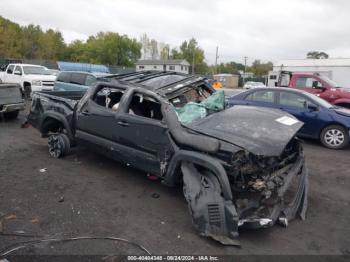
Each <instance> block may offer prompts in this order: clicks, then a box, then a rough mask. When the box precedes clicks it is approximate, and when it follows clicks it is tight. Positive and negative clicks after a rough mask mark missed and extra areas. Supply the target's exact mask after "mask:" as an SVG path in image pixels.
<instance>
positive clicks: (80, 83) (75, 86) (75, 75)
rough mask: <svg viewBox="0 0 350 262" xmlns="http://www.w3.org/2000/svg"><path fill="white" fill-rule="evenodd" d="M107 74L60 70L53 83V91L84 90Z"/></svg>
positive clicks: (102, 79)
mask: <svg viewBox="0 0 350 262" xmlns="http://www.w3.org/2000/svg"><path fill="white" fill-rule="evenodd" d="M108 75H109V74H103V73H89V72H79V71H62V72H60V73H59V74H58V76H57V79H56V81H55V83H54V88H53V90H54V91H86V90H87V89H88V88H89V87H91V86H93V85H94V84H96V82H97V81H104V77H106V76H108Z"/></svg>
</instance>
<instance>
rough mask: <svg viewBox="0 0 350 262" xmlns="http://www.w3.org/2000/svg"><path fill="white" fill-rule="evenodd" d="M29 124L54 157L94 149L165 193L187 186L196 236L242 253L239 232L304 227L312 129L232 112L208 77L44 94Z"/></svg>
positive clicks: (272, 114)
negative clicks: (292, 224) (303, 134)
mask: <svg viewBox="0 0 350 262" xmlns="http://www.w3.org/2000/svg"><path fill="white" fill-rule="evenodd" d="M116 79H118V81H117V80H116ZM126 80H128V81H126ZM141 83H142V84H141ZM276 119H285V121H292V122H293V123H292V124H285V123H283V121H276ZM28 120H29V123H30V124H31V125H32V126H33V127H35V128H37V129H38V130H39V131H40V133H41V134H42V136H43V137H48V145H49V153H50V155H51V156H52V157H55V158H59V157H62V156H64V155H65V154H67V153H68V151H69V149H70V147H72V146H74V145H76V144H78V145H79V144H85V145H87V146H89V147H90V148H91V149H92V150H94V151H96V152H100V153H102V154H105V155H107V156H108V157H111V158H113V159H115V160H117V161H119V162H121V163H124V164H127V165H128V166H132V167H135V168H138V169H140V170H143V171H144V172H146V173H149V174H152V175H155V176H158V177H159V178H160V179H161V180H162V181H163V183H164V184H166V185H169V186H174V185H176V184H178V183H180V182H181V181H182V182H183V186H184V195H185V198H186V200H187V201H188V205H189V208H190V210H191V212H190V213H191V215H192V218H193V223H194V226H195V228H196V229H197V230H198V231H199V232H200V233H201V235H205V236H210V237H212V238H214V239H216V240H218V241H220V242H221V243H223V244H228V245H238V244H239V243H238V240H237V237H238V228H239V227H253V228H259V227H260V228H261V227H269V226H272V225H273V224H274V223H275V222H277V221H279V222H280V223H283V224H284V225H286V224H287V222H288V221H290V220H291V219H293V218H294V217H296V216H300V217H301V218H304V217H305V212H306V208H307V191H308V190H307V187H308V183H307V169H306V165H305V160H304V154H303V149H302V146H301V144H300V142H299V140H298V139H296V138H295V134H296V133H297V132H298V130H299V129H300V128H301V127H302V125H303V124H302V123H301V122H300V121H298V120H297V119H295V118H294V117H293V116H291V115H289V114H288V113H286V112H283V111H280V110H272V109H259V110H257V109H256V108H254V107H244V106H235V107H233V108H229V109H225V97H224V93H223V91H222V90H221V91H215V90H214V89H213V88H211V87H210V86H208V84H207V82H206V79H205V78H203V77H199V76H191V75H183V74H173V73H159V72H158V73H131V74H126V75H122V76H115V79H110V82H98V83H97V84H96V85H94V86H93V87H91V88H89V89H88V90H87V91H78V92H67V91H65V92H56V91H53V92H35V93H34V95H33V101H32V107H31V109H30V113H29V116H28ZM242 123H244V124H242ZM285 194H287V195H285Z"/></svg>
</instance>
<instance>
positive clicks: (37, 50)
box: [21, 24, 44, 59]
mask: <svg viewBox="0 0 350 262" xmlns="http://www.w3.org/2000/svg"><path fill="white" fill-rule="evenodd" d="M43 34H44V33H43V31H42V30H41V27H40V26H38V25H37V26H35V25H32V24H30V25H28V26H24V27H22V47H21V50H22V55H23V57H24V58H27V59H35V58H41V51H42V43H41V42H40V39H41V38H42V36H43Z"/></svg>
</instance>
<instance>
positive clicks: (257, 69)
mask: <svg viewBox="0 0 350 262" xmlns="http://www.w3.org/2000/svg"><path fill="white" fill-rule="evenodd" d="M272 68H273V64H272V63H271V62H267V63H261V61H260V60H255V61H254V62H253V64H252V66H250V67H249V68H248V71H250V72H253V73H254V75H255V76H264V75H267V74H268V72H269V71H271V70H272Z"/></svg>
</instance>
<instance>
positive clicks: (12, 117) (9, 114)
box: [4, 110, 19, 120]
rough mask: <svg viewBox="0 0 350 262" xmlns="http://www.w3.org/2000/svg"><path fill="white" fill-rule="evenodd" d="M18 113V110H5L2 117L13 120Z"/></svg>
mask: <svg viewBox="0 0 350 262" xmlns="http://www.w3.org/2000/svg"><path fill="white" fill-rule="evenodd" d="M18 114H19V110H16V111H12V112H6V113H4V118H5V119H6V120H13V119H16V118H17V117H18Z"/></svg>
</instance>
